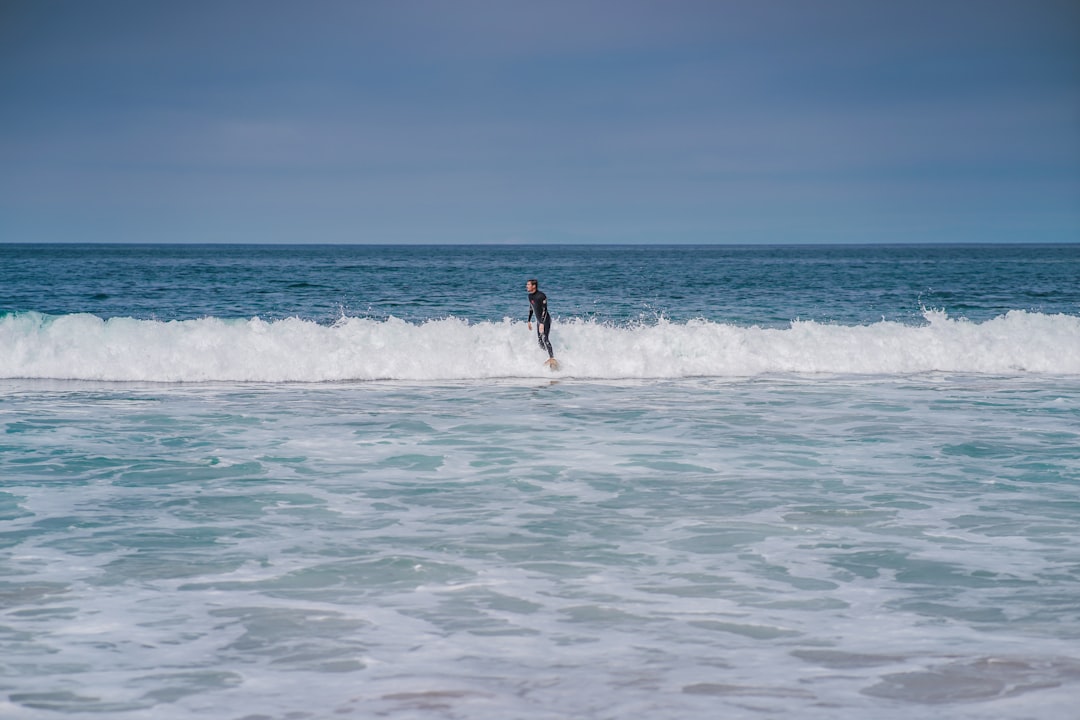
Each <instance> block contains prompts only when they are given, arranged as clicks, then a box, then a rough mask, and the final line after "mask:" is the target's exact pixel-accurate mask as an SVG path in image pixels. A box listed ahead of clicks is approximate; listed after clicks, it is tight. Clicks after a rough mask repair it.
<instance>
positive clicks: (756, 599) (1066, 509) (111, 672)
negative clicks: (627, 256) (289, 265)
mask: <svg viewBox="0 0 1080 720" xmlns="http://www.w3.org/2000/svg"><path fill="white" fill-rule="evenodd" d="M1036 320H1037V321H1038V322H1052V320H1051V319H1049V318H1044V319H1038V318H1036ZM1029 321H1031V316H1024V317H1021V318H1020V319H1016V318H1011V319H1003V320H1002V323H1004V324H1006V325H1007V324H1008V323H1010V322H1012V323H1021V324H1023V323H1027V322H1029ZM8 322H12V321H11V320H10V318H9V319H8ZM949 322H952V321H949ZM933 326H934V325H933V323H931V325H930V328H925V329H931V328H932V327H933ZM979 327H980V326H971V327H967V328H964V329H963V330H962V332H969V333H975V334H978V333H979V332H981V331H980V330H979V329H978V328H979ZM323 329H324V330H325V329H326V328H323ZM1059 329H1060V328H1059ZM493 330H494V328H493ZM581 330H582V332H585V331H586V329H585V328H582V329H581ZM683 330H684V331H687V332H689V328H683ZM879 330H880V331H881V332H883V333H885V334H888V331H887V330H886V329H884V328H882V329H879ZM590 331H595V332H599V331H600V330H599V329H597V328H594V329H593V330H590ZM830 331H832V330H830V328H828V327H826V326H815V327H814V328H812V329H811V332H812V333H815V332H821V333H827V332H830ZM1009 331H1012V330H1009ZM788 332H791V333H796V332H798V330H797V329H795V328H793V329H792V330H790V331H788ZM836 332H839V331H836ZM958 332H961V331H958ZM135 334H136V336H137V335H138V333H135ZM567 335H568V336H570V335H571V333H570V331H569V330H568V331H567ZM789 337H790V336H789ZM980 341H981V342H991V341H992V337H991V334H990V333H984V334H983V335H982V336H981V340H980ZM1026 357H1027V358H1028V359H1029V360H1030V358H1031V357H1032V356H1030V355H1029V356H1026ZM534 359H535V358H534ZM1025 362H1026V361H1025ZM831 370H832V371H834V372H835V371H838V368H837V367H836V366H832V367H831ZM585 374H588V373H585ZM0 428H2V430H3V434H0V477H2V478H3V484H2V486H0V521H2V532H0V577H2V578H3V579H2V580H0V648H2V651H0V697H3V698H5V699H6V704H0V716H10V717H20V718H28V719H30V720H35V719H37V718H56V717H63V716H68V715H72V714H79V715H86V716H89V717H95V716H100V717H109V718H132V719H134V718H140V719H141V718H155V719H159V718H194V717H215V718H237V719H239V718H245V717H247V718H253V717H272V718H284V717H296V718H299V717H314V718H322V717H337V716H346V717H347V716H353V717H374V716H386V717H402V718H414V717H468V718H492V719H499V720H502V719H505V718H509V717H514V718H545V719H546V718H564V717H577V718H610V717H649V718H661V719H664V718H670V719H672V720H675V719H676V718H678V719H685V718H714V717H776V716H782V717H805V718H852V719H854V718H866V717H876V718H904V719H905V720H906V719H907V718H910V717H912V716H930V715H936V714H938V713H945V714H947V716H948V717H950V718H985V717H995V718H1017V719H1019V718H1031V717H1039V718H1059V717H1069V716H1070V715H1071V712H1072V710H1073V709H1074V706H1075V698H1076V697H1077V692H1078V688H1080V652H1077V650H1076V648H1077V646H1078V642H1080V601H1078V600H1077V598H1080V548H1078V547H1077V544H1076V538H1077V537H1078V536H1080V521H1078V519H1077V518H1078V517H1080V496H1078V492H1077V487H1078V481H1080V449H1078V448H1080V384H1078V383H1077V381H1076V379H1075V378H1074V377H1067V376H1059V377H1057V378H1054V377H1042V378H1038V379H1032V378H1030V377H1026V376H1024V375H1023V374H1016V373H1015V372H1013V373H1009V374H1008V376H1006V377H995V376H993V375H989V374H985V373H982V374H978V373H975V374H973V373H966V374H950V375H945V374H941V373H921V374H918V375H913V376H905V375H900V374H894V375H891V376H887V377H882V376H877V377H871V378H864V377H859V376H852V375H839V376H838V375H832V376H829V377H826V378H819V379H814V378H808V377H805V376H803V377H783V376H778V375H775V374H770V375H764V376H761V377H758V378H756V379H741V380H724V379H719V378H712V379H687V378H683V379H677V380H668V381H664V380H650V381H640V380H638V381H617V382H612V381H608V382H597V381H582V380H570V381H563V382H559V381H551V380H544V381H540V380H514V381H499V382H495V383H477V382H462V381H457V382H448V383H441V384H440V383H433V382H426V383H405V382H398V383H387V382H368V383H356V384H352V383H340V384H323V385H288V384H276V385H261V384H248V385H236V384H204V385H167V384H160V385H159V384H145V385H139V384H121V385H116V384H108V383H96V382H71V381H44V380H38V381H33V380H5V381H2V382H0ZM290 713H294V714H290Z"/></svg>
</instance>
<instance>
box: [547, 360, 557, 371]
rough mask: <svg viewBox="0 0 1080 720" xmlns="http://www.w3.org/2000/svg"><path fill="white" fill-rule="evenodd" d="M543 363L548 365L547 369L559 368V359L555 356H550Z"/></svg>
mask: <svg viewBox="0 0 1080 720" xmlns="http://www.w3.org/2000/svg"><path fill="white" fill-rule="evenodd" d="M544 364H545V365H547V366H548V370H558V369H559V361H558V360H556V359H555V358H550V359H549V360H545V361H544Z"/></svg>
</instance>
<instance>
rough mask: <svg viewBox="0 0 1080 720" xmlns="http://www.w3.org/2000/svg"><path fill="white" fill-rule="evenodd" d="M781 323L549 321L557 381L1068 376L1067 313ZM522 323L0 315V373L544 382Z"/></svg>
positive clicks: (1074, 368) (1074, 369) (1073, 332)
mask: <svg viewBox="0 0 1080 720" xmlns="http://www.w3.org/2000/svg"><path fill="white" fill-rule="evenodd" d="M925 320H926V322H925V323H924V324H923V325H920V326H910V325H904V324H901V323H897V322H889V321H883V322H879V323H876V324H873V325H863V326H842V325H832V324H823V323H818V322H814V321H805V322H794V323H792V324H791V325H790V327H789V328H787V329H777V328H761V327H738V326H734V325H731V324H724V323H715V322H710V321H707V320H691V321H687V322H684V323H673V322H669V321H664V320H660V321H658V322H655V323H653V324H650V325H646V324H636V325H629V326H626V325H624V326H616V325H612V324H607V323H600V322H596V321H583V320H571V321H570V322H559V323H558V335H557V337H558V341H559V347H560V350H559V357H560V360H561V363H562V368H561V369H560V371H558V372H557V373H555V375H556V376H559V377H572V378H587V379H598V380H623V379H647V378H669V379H670V378H689V377H749V376H757V375H766V374H770V373H835V374H864V375H892V374H900V375H903V374H912V373H925V372H942V371H943V372H957V373H984V374H999V375H1000V374H1013V373H1046V374H1058V375H1077V374H1080V318H1078V317H1076V316H1068V315H1043V314H1039V313H1029V312H1025V311H1011V312H1009V313H1008V314H1006V315H1004V316H1001V317H998V318H994V319H991V320H987V321H985V322H981V323H979V322H971V321H968V320H965V319H963V318H961V319H951V318H949V317H948V316H947V315H946V313H944V312H941V311H927V312H926V313H925ZM529 337H530V331H529V330H527V329H526V327H525V323H522V322H520V321H512V320H510V319H505V320H503V321H502V322H500V323H492V322H479V323H471V322H469V321H467V320H461V319H458V318H446V319H441V320H428V321H425V322H420V323H415V322H414V323H410V322H406V321H403V320H399V319H396V318H390V319H387V320H372V319H365V318H342V319H341V320H339V321H337V322H335V323H333V324H332V325H320V324H319V323H317V322H314V321H310V320H302V319H299V318H286V319H282V320H273V321H269V322H268V321H264V320H261V319H259V318H252V319H247V320H235V319H233V320H226V319H219V318H202V319H197V320H184V321H176V320H174V321H168V322H161V321H154V320H137V319H133V318H110V319H108V320H103V319H101V318H98V317H96V316H93V315H89V314H79V315H65V316H59V317H50V316H45V315H42V314H40V313H33V312H31V313H21V314H13V315H7V316H5V317H3V318H0V378H38V379H57V380H107V381H148V382H207V381H242V382H328V381H344V380H483V379H492V378H526V377H545V376H549V375H551V374H552V373H551V372H550V371H549V370H547V369H546V368H544V367H542V366H541V365H540V364H539V363H538V362H537V356H536V352H535V351H534V348H533V347H532V344H531V343H530V342H528V338H529Z"/></svg>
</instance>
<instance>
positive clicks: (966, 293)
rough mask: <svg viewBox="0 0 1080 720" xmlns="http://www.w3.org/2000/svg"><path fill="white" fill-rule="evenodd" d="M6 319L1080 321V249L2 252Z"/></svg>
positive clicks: (0, 289)
mask: <svg viewBox="0 0 1080 720" xmlns="http://www.w3.org/2000/svg"><path fill="white" fill-rule="evenodd" d="M0 267H2V268H3V282H2V283H0V312H13V311H27V310H35V311H38V312H42V313H47V314H51V315H61V314H68V313H92V314H95V315H98V316H100V317H103V318H108V317H118V316H121V317H123V316H130V317H134V318H154V319H159V320H174V319H191V318H200V317H205V316H213V317H223V318H233V317H252V316H259V317H261V318H264V319H280V318H284V317H299V318H303V319H309V320H315V321H318V322H324V323H326V322H333V321H335V320H337V319H338V318H340V317H341V316H342V315H343V314H344V315H348V316H355V317H370V318H377V319H385V318H386V317H389V316H394V317H398V318H401V319H404V320H408V321H419V320H427V319H432V318H444V317H446V316H456V317H461V318H468V319H471V320H474V321H481V320H492V321H497V320H500V319H502V318H503V317H513V318H520V317H523V316H524V314H525V313H523V312H522V308H523V307H525V309H526V311H527V305H526V304H525V303H524V301H523V293H522V292H521V291H522V288H523V285H524V280H525V279H526V278H529V277H537V278H540V279H541V284H542V289H544V290H545V291H546V292H547V294H548V295H549V296H550V298H551V305H552V309H553V310H554V312H555V314H556V315H557V316H559V317H561V318H564V319H565V318H571V317H574V318H596V319H600V320H603V321H610V322H615V323H625V322H628V321H637V320H641V319H645V320H649V319H655V318H656V317H658V316H663V317H666V318H669V319H671V320H674V321H685V320H688V319H692V318H705V319H708V320H712V321H715V322H724V323H736V324H740V325H754V324H757V325H761V326H765V327H782V326H786V325H787V324H788V323H789V322H790V321H791V320H794V319H799V318H801V319H803V320H817V321H821V322H832V323H842V324H858V323H873V322H876V321H879V320H881V319H882V318H886V319H890V320H898V321H900V322H916V323H921V322H922V321H923V320H922V312H923V310H924V309H941V310H945V311H946V312H948V313H949V314H950V315H951V316H957V317H966V318H970V319H972V320H986V319H989V318H992V317H995V316H997V315H1002V314H1005V313H1006V312H1008V311H1009V310H1028V311H1033V312H1039V313H1046V314H1054V313H1072V314H1076V313H1077V312H1080V245H1067V246H1062V245H1056V246H1030V245H1027V246H1000V245H987V246H938V247H928V246H895V247H870V246H866V247H850V246H836V247H820V246H813V247H805V246H791V247H730V246H681V247H672V246H661V247H652V246H590V247H582V246H554V247H551V246H469V247H460V246H452V247H447V246H425V247H413V246H394V247H386V246H276V245H275V246H237V245H234V246H186V245H184V246H180V245H173V246H153V245H142V246H129V245H105V246H102V245H51V246H40V245H39V246H27V245H0Z"/></svg>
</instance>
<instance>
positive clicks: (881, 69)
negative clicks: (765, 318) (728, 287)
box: [0, 0, 1080, 244]
mask: <svg viewBox="0 0 1080 720" xmlns="http://www.w3.org/2000/svg"><path fill="white" fill-rule="evenodd" d="M0 242H143V243H157V242H162V243H164V242H168V243H220V242H229V243H259V242H265V243H378V244H388V243H389V244H397V243H656V244H659V243H740V244H755V243H908V242H917V243H950V242H963V243H976V242H987V243H991V242H993V243H996V242H1012V243H1028V242H1038V243H1056V242H1080V2H1076V0H977V1H973V0H932V1H927V0H904V1H902V2H900V1H896V0H880V1H879V0H711V1H696V0H695V1H690V0H663V1H656V2H640V1H637V0H624V1H621V2H607V1H604V2H601V1H598V0H575V1H562V0H547V1H544V2H541V1H539V0H536V1H533V2H525V1H518V0H502V1H495V0H484V1H481V0H452V1H451V0H393V1H381V0H370V1H364V0H355V1H349V2H339V1H320V0H309V1H307V2H300V1H299V0H297V1H296V2H280V1H278V0H264V1H261V2H258V1H238V0H215V1H212V2H207V1H205V0H184V1H183V2H166V1H165V0H160V1H156V0H93V1H92V2H89V1H85V0H59V1H58V0H0Z"/></svg>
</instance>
